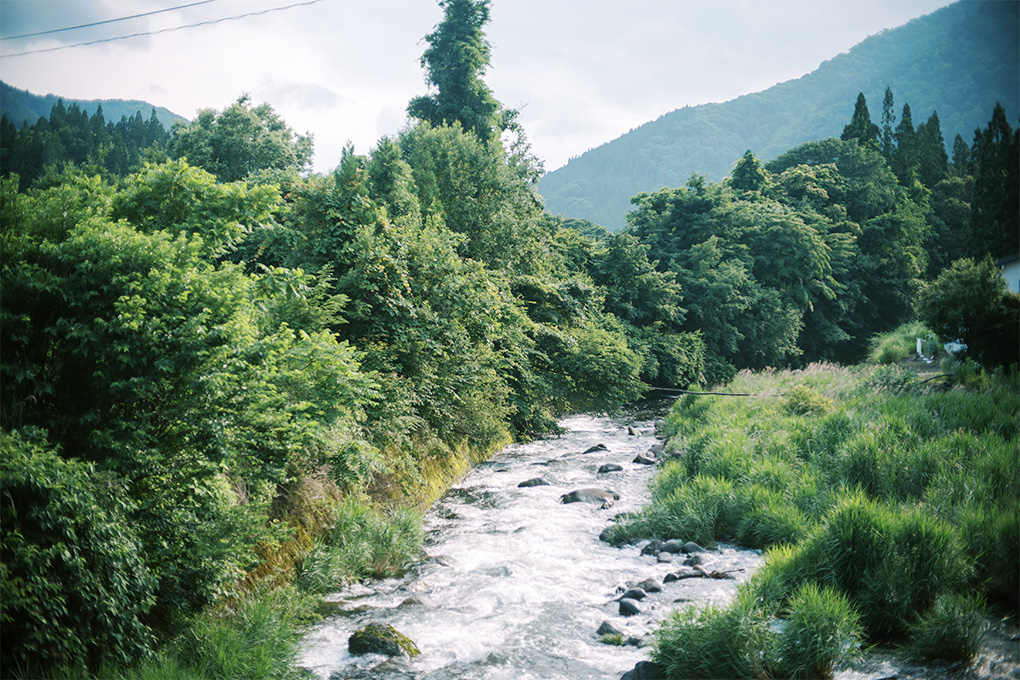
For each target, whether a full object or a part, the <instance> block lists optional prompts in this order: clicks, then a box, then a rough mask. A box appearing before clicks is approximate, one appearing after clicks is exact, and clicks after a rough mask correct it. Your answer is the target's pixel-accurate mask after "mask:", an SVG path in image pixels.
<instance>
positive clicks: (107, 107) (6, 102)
mask: <svg viewBox="0 0 1020 680" xmlns="http://www.w3.org/2000/svg"><path fill="white" fill-rule="evenodd" d="M58 99H63V100H64V106H70V105H71V104H77V105H78V108H80V109H81V110H83V111H85V112H86V113H88V115H89V116H92V115H93V114H94V113H95V112H96V109H97V108H98V107H99V106H102V107H103V118H104V119H105V120H106V122H107V123H117V122H119V121H120V119H121V118H122V117H124V116H127V117H128V118H132V117H133V116H134V115H135V114H136V113H138V112H139V111H140V112H141V114H142V117H143V118H145V119H146V120H148V119H149V116H151V115H152V110H153V109H155V110H156V118H157V119H159V122H160V123H162V124H163V127H164V128H166V129H167V130H169V129H170V127H171V126H172V125H173V124H174V123H176V122H177V121H181V122H184V123H187V122H188V119H187V118H185V117H184V116H179V115H177V114H176V113H174V112H173V111H171V110H170V109H166V108H164V107H162V106H153V105H152V104H150V103H148V102H143V101H138V100H134V99H132V100H124V99H70V98H68V97H60V96H58V95H55V94H47V95H38V94H32V93H31V92H29V91H28V90H19V89H18V88H16V87H12V86H10V85H8V84H7V83H4V82H0V115H2V114H6V115H7V120H9V121H11V122H12V123H13V124H14V125H15V127H18V128H20V127H21V126H22V125H24V124H25V123H26V122H27V123H28V124H29V125H31V124H33V123H35V122H36V121H37V120H39V118H40V117H42V118H47V117H49V115H50V109H52V108H53V105H54V104H56V103H57V100H58Z"/></svg>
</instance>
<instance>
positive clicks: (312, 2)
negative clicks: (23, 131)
mask: <svg viewBox="0 0 1020 680" xmlns="http://www.w3.org/2000/svg"><path fill="white" fill-rule="evenodd" d="M323 1H324V0H307V1H306V2H295V3H293V4H290V5H285V6H283V7H271V8H269V9H263V10H259V11H257V12H246V13H245V14H235V15H233V16H229V17H223V18H220V19H210V20H209V21H200V22H198V23H197V24H187V25H185V26H176V27H174V28H162V29H159V30H157V31H144V32H142V33H131V34H130V35H118V36H116V37H113V38H103V39H102V40H91V41H89V42H81V43H75V44H73V45H59V46H57V47H46V48H43V49H39V50H26V51H24V52H12V53H10V54H0V59H6V58H8V57H23V56H25V55H28V54H40V53H42V52H56V51H58V50H67V49H70V48H72V47H86V46H88V45H98V44H100V43H107V42H114V41H117V40H127V39H128V38H140V37H143V36H146V35H158V34H160V33H172V32H174V31H183V30H184V29H186V28H197V27H199V26H209V25H212V24H219V23H222V22H224V21H236V20H237V19H244V18H246V17H254V16H261V15H263V14H269V13H271V12H282V11H284V10H288V9H293V8H295V7H304V6H307V5H315V4H318V3H320V2H323Z"/></svg>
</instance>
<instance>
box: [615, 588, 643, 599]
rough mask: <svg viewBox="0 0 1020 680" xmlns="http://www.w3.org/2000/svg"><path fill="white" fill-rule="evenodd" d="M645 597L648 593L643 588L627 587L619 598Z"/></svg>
mask: <svg viewBox="0 0 1020 680" xmlns="http://www.w3.org/2000/svg"><path fill="white" fill-rule="evenodd" d="M646 597H648V593H646V592H645V590H644V588H628V589H627V592H625V593H624V594H623V597H622V598H621V599H628V600H643V599H645V598H646Z"/></svg>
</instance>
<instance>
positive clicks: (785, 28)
mask: <svg viewBox="0 0 1020 680" xmlns="http://www.w3.org/2000/svg"><path fill="white" fill-rule="evenodd" d="M948 4H951V0H711V1H708V0H626V2H624V1H623V0H492V2H491V14H490V21H489V23H488V24H487V25H486V26H485V29H484V30H485V34H486V37H487V39H488V40H489V42H490V44H491V47H492V54H491V61H490V66H489V69H488V70H487V71H486V73H485V75H484V79H485V82H486V83H487V84H488V86H489V88H490V89H491V90H492V92H493V94H494V95H495V97H496V99H498V100H499V101H500V102H501V103H502V104H503V105H504V106H505V107H508V108H513V109H518V110H520V112H521V113H520V117H519V120H520V121H521V122H522V123H523V125H524V129H525V131H526V134H527V137H528V139H529V141H530V142H531V145H532V150H533V153H534V154H535V155H536V156H537V157H538V158H539V159H541V160H542V161H543V163H544V166H545V169H546V171H552V170H555V169H557V168H559V167H560V166H562V165H564V164H565V163H566V162H567V161H568V160H569V159H570V158H572V157H576V156H580V155H581V154H583V153H584V152H585V151H587V150H589V149H593V148H595V147H597V146H600V145H601V144H604V143H606V142H609V141H611V140H613V139H616V138H617V137H619V136H621V135H623V134H625V133H627V132H628V131H629V130H631V129H633V128H635V127H638V126H640V125H641V124H643V123H646V122H649V121H652V120H655V119H656V118H658V117H659V116H661V115H663V114H666V113H669V112H670V111H673V110H676V109H679V108H682V107H684V106H696V105H698V104H705V103H709V102H724V101H729V100H731V99H734V98H736V97H738V96H740V95H743V94H748V93H751V92H759V91H761V90H765V89H767V88H769V87H771V86H772V85H775V84H776V83H780V82H784V81H787V80H791V79H796V78H799V77H800V76H803V75H805V74H807V73H810V72H811V71H813V70H815V69H817V68H818V66H819V65H821V63H822V62H824V61H826V60H828V59H831V58H832V57H834V56H836V55H837V54H839V53H841V52H846V51H848V50H849V49H850V48H851V47H853V46H854V45H856V44H857V43H859V42H861V41H862V40H864V39H865V38H867V37H868V36H870V35H874V34H876V33H879V32H881V31H882V30H885V29H889V28H895V27H897V26H901V25H903V24H905V23H907V22H908V21H910V20H911V19H914V18H917V17H920V16H923V15H925V14H930V13H931V12H933V11H935V10H937V9H939V8H940V7H943V6H946V5H948ZM182 5H192V6H188V7H181V6H182ZM170 8H178V9H171V10H170V11H160V10H167V9H170ZM254 12H264V13H263V14H260V15H257V16H246V17H241V18H236V19H231V17H238V16H240V15H245V14H251V13H254ZM146 13H150V14H148V16H141V17H137V18H134V19H129V20H124V21H110V20H116V19H121V18H123V17H129V16H132V15H139V14H146ZM442 17H443V11H442V8H441V7H440V6H439V5H438V3H437V2H436V0H204V1H201V2H200V1H199V0H0V36H2V37H3V39H2V40H0V55H4V56H2V57H0V80H3V81H4V82H6V83H7V84H9V85H12V86H14V87H17V88H20V89H23V90H29V91H30V92H32V93H34V94H40V95H43V94H55V95H59V96H62V97H66V98H69V99H139V100H143V101H146V102H149V103H151V104H153V105H156V106H163V107H166V108H168V109H170V110H171V111H173V112H174V113H177V114H179V115H181V116H184V117H186V118H189V119H190V118H194V117H195V115H196V113H197V112H198V111H199V110H201V109H210V108H211V109H217V110H220V109H223V108H225V107H227V106H229V105H230V104H231V103H233V102H234V101H236V100H237V99H238V97H240V96H241V95H243V94H249V95H250V97H251V100H252V101H253V102H254V103H256V104H261V103H263V102H265V103H268V104H270V105H271V106H272V107H273V109H274V110H275V111H276V112H277V113H278V114H280V116H282V117H283V119H284V120H285V121H286V122H287V123H288V124H289V125H290V126H291V127H292V128H293V129H294V130H295V131H296V132H298V133H300V134H305V133H311V134H312V136H313V138H314V142H315V150H316V154H315V160H314V167H313V169H314V170H315V171H317V172H326V171H328V170H330V169H332V168H334V167H335V166H336V165H337V163H338V162H339V159H340V153H341V150H342V148H343V146H344V145H345V144H346V143H348V142H349V143H352V144H353V145H354V148H355V151H356V152H357V153H359V154H367V153H370V152H371V151H372V149H373V148H374V147H375V145H376V143H377V142H378V140H379V139H381V138H382V137H384V136H392V135H395V134H397V133H398V132H399V131H400V129H401V128H402V127H404V126H405V125H406V124H407V118H406V114H405V109H406V106H407V103H408V101H410V100H411V99H412V98H413V97H415V96H417V95H422V94H426V93H428V84H427V83H426V81H425V76H424V71H423V69H422V68H421V64H420V60H421V55H422V53H423V52H424V50H425V48H426V47H427V43H426V42H425V40H424V36H425V35H427V34H428V33H430V32H431V31H432V30H433V28H434V27H435V26H436V24H438V23H439V22H440V21H441V20H442ZM96 22H109V23H103V24H100V25H97V26H90V27H87V28H80V29H76V30H70V31H59V32H56V33H48V34H45V35H39V36H35V37H28V38H9V36H20V35H24V34H26V33H36V32H41V31H52V30H54V29H63V28H68V27H75V26H82V25H84V24H93V23H96ZM205 22H214V23H205ZM192 24H203V25H199V26H195V27H191V28H182V27H186V26H189V25H192ZM157 32H158V33H157ZM143 33H149V35H138V36H136V37H132V38H127V39H122V40H109V41H106V42H99V43H96V44H92V45H87V46H79V47H65V46H67V45H73V44H77V43H85V42H92V41H100V40H108V39H110V38H117V37H120V36H125V35H132V34H143ZM50 48H62V49H57V50H53V51H45V52H39V51H38V50H48V49H50ZM30 51H34V52H35V53H34V54H26V55H23V56H13V55H15V54H16V53H20V52H30ZM7 55H11V56H7ZM147 113H148V112H143V114H146V115H147Z"/></svg>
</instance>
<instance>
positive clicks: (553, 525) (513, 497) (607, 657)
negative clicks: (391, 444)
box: [301, 413, 761, 680]
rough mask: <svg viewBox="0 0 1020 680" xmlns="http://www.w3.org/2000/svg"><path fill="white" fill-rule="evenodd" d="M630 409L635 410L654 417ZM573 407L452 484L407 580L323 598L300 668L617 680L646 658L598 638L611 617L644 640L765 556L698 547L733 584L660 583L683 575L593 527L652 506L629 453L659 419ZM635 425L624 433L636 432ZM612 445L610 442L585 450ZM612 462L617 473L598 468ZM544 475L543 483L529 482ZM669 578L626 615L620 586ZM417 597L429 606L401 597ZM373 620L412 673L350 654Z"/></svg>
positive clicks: (643, 448)
mask: <svg viewBox="0 0 1020 680" xmlns="http://www.w3.org/2000/svg"><path fill="white" fill-rule="evenodd" d="M648 415H649V414H648V413H645V414H644V415H643V416H640V415H639V416H635V415H634V414H631V416H630V418H631V419H633V418H635V417H646V418H647V417H648ZM631 419H624V418H596V417H590V416H576V417H571V418H567V419H565V420H564V421H562V422H561V423H560V425H561V426H562V427H563V428H565V429H566V432H565V434H563V435H561V436H558V437H554V438H549V439H543V440H539V441H535V442H531V443H528V444H522V445H514V446H510V447H508V448H506V449H505V450H504V451H502V452H501V453H499V454H498V455H497V456H495V457H494V458H493V459H491V460H490V461H488V462H486V463H484V464H482V465H480V466H478V467H477V468H476V469H474V470H473V471H472V472H471V473H470V474H469V475H468V476H467V477H466V478H465V479H464V480H463V482H462V483H461V484H459V485H457V486H456V487H454V488H452V489H451V490H450V491H449V492H447V493H446V494H445V495H444V496H443V497H442V498H441V499H440V500H439V501H437V503H436V504H435V506H434V507H433V508H432V509H431V510H430V511H429V513H428V515H427V517H426V528H427V530H428V540H427V544H426V549H427V551H428V553H429V555H430V556H431V559H429V560H427V561H425V562H423V563H422V564H420V565H418V566H416V567H415V568H414V569H412V570H411V572H410V573H408V574H407V575H406V576H405V577H404V578H401V579H393V580H388V581H381V582H371V583H366V584H360V585H358V586H355V587H352V588H348V589H345V590H343V591H340V592H338V593H336V594H335V595H334V596H331V597H330V598H328V599H329V600H331V601H333V602H336V603H337V609H336V613H334V614H332V615H330V616H329V617H327V618H326V619H324V620H323V621H322V622H321V623H320V624H318V625H317V626H315V627H314V628H313V629H312V630H311V631H310V633H309V634H308V635H307V637H306V639H305V645H304V649H303V654H302V658H301V664H302V665H303V666H304V667H306V668H308V669H310V670H311V671H312V672H313V673H314V674H315V675H316V676H317V677H318V678H321V679H322V680H327V679H332V680H340V679H346V678H406V677H415V678H429V679H436V680H446V679H450V680H452V679H454V678H457V679H472V680H475V679H479V680H481V679H485V680H504V679H506V680H510V679H514V680H523V679H526V678H535V679H539V678H540V679H542V680H555V679H563V680H568V679H569V680H580V679H583V678H592V679H595V678H598V679H605V680H609V679H612V680H616V679H618V678H619V677H620V676H621V675H622V674H623V673H624V672H626V671H627V670H629V669H631V668H633V667H634V665H635V664H636V663H637V662H638V661H642V660H645V659H647V658H648V657H649V654H648V650H647V649H646V648H644V647H638V646H635V645H626V646H613V645H607V644H604V643H602V642H600V641H599V637H598V635H596V630H597V629H598V628H599V626H600V625H601V624H602V623H603V622H605V621H608V622H609V623H611V624H612V625H613V626H615V627H616V628H617V629H619V630H620V631H622V632H623V634H624V636H625V637H633V638H643V637H645V636H647V635H649V634H650V633H651V632H652V631H654V630H655V628H656V627H657V624H658V623H659V622H660V621H661V620H662V619H664V618H665V617H666V616H667V615H668V614H669V612H670V611H671V610H672V609H673V608H676V607H687V606H695V605H704V604H705V603H707V602H723V601H726V600H728V599H729V598H731V597H732V596H733V594H734V592H735V590H736V584H737V583H739V582H740V581H742V580H746V579H747V578H749V577H750V575H751V573H752V572H753V570H754V569H755V568H756V567H757V566H758V565H759V564H760V563H761V557H760V554H759V553H758V552H757V551H749V550H737V549H734V548H731V547H722V548H721V549H719V550H714V551H709V552H707V553H704V554H703V558H704V566H705V567H706V568H707V569H709V570H719V571H728V570H733V571H734V574H733V575H734V576H735V577H736V578H735V580H720V579H708V578H691V579H686V580H681V581H675V582H672V583H666V584H663V580H664V577H665V576H666V575H667V574H669V573H671V572H677V571H679V570H681V569H682V568H683V567H682V558H683V557H684V556H683V555H678V556H676V557H677V558H678V559H677V561H675V562H673V563H662V562H658V561H657V560H656V558H655V557H654V556H649V555H641V545H640V544H639V545H635V546H625V547H623V548H614V547H611V546H609V545H607V544H605V543H603V542H601V541H599V539H598V536H599V533H600V532H601V531H602V530H603V529H604V528H606V527H607V526H608V525H609V523H610V522H611V520H612V517H613V516H614V515H615V514H616V513H620V512H630V511H636V510H638V509H639V508H641V507H642V506H643V505H645V504H647V503H648V501H649V495H650V494H649V490H648V482H649V480H650V479H651V477H652V475H653V474H654V466H649V465H640V464H637V463H634V462H633V460H634V458H635V457H636V456H637V455H638V454H642V453H646V452H647V451H648V450H649V448H650V447H651V446H652V445H653V444H654V443H655V442H656V439H655V429H654V422H653V421H651V420H643V421H638V422H635V421H634V420H631ZM629 427H630V428H632V430H631V431H633V432H635V434H630V432H629V430H628V428H629ZM597 444H604V445H605V447H606V448H607V449H608V450H607V451H598V452H593V453H583V452H584V451H585V450H587V449H588V448H590V447H593V446H595V445H597ZM605 463H616V464H618V465H620V466H621V467H623V470H622V471H619V472H610V473H602V474H600V473H599V472H598V469H599V467H600V466H601V465H603V464H605ZM535 477H541V478H542V479H543V480H545V481H546V482H548V485H547V486H535V487H528V488H521V487H519V486H518V484H520V483H521V482H523V481H526V480H529V479H532V478H535ZM588 487H600V488H604V489H610V490H612V491H615V492H616V493H618V494H619V495H620V498H619V500H617V501H616V503H615V504H614V506H613V507H612V508H609V509H602V508H600V507H599V506H597V505H595V504H592V503H570V504H563V503H562V502H561V496H562V495H563V494H566V493H568V492H570V491H572V490H574V489H578V488H588ZM649 578H651V579H654V580H655V581H657V582H658V583H659V584H663V585H662V588H663V590H662V592H657V593H650V594H649V596H648V597H647V598H646V599H644V600H642V601H641V602H640V604H639V606H640V608H641V610H642V612H641V613H640V614H637V615H634V616H630V617H625V616H622V615H621V614H620V613H619V603H618V602H617V601H616V600H617V598H619V597H620V594H621V592H622V589H623V588H624V587H626V586H627V585H628V584H636V583H639V582H641V581H644V580H645V579H649ZM413 596H416V597H417V598H418V599H419V600H420V601H421V602H423V603H415V604H403V603H404V602H405V600H407V599H408V598H411V597H413ZM371 622H381V623H388V624H390V625H392V626H393V627H394V628H396V629H397V630H398V631H400V632H401V633H403V634H405V635H406V636H408V637H409V638H411V640H413V641H414V642H415V644H416V645H417V646H418V647H419V648H420V649H421V652H422V654H421V656H418V657H416V658H415V659H414V660H413V661H412V666H413V671H411V670H409V669H406V668H405V669H404V670H384V669H386V668H387V666H382V667H381V668H380V667H379V664H380V663H381V662H383V661H385V658H384V657H381V656H373V655H369V656H353V655H351V654H349V653H348V651H347V640H348V638H349V637H350V635H351V634H352V633H353V632H354V631H355V630H357V629H359V628H362V627H364V626H365V625H367V624H368V623H371Z"/></svg>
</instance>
